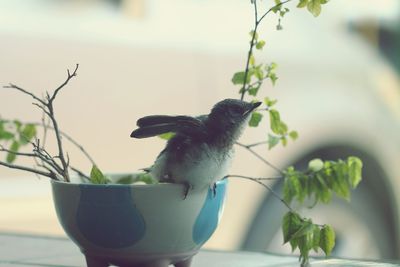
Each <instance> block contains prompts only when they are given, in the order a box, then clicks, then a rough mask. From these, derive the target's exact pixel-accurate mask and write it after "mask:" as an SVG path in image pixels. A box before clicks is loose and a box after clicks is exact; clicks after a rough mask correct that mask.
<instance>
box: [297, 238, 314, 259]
mask: <svg viewBox="0 0 400 267" xmlns="http://www.w3.org/2000/svg"><path fill="white" fill-rule="evenodd" d="M311 242H312V240H310V236H309V235H304V236H302V237H300V238H299V239H298V246H299V250H300V258H299V260H301V266H306V265H307V264H306V263H307V262H308V259H309V258H308V257H309V256H308V255H309V252H310V249H311V248H312V247H311V245H312V244H311Z"/></svg>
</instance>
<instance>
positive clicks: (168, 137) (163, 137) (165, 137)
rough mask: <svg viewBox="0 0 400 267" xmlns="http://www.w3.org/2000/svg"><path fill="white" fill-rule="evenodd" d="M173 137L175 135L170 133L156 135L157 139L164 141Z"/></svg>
mask: <svg viewBox="0 0 400 267" xmlns="http://www.w3.org/2000/svg"><path fill="white" fill-rule="evenodd" d="M174 136H175V133H172V132H169V133H163V134H160V135H158V137H160V138H161V139H164V140H169V139H171V138H172V137H174Z"/></svg>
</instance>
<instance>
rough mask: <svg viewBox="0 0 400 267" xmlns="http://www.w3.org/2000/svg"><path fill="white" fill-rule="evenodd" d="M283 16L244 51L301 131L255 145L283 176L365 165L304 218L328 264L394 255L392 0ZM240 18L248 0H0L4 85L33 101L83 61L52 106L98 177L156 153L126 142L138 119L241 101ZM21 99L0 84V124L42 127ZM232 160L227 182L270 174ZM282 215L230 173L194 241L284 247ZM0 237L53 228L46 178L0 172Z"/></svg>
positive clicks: (144, 162) (395, 26)
mask: <svg viewBox="0 0 400 267" xmlns="http://www.w3.org/2000/svg"><path fill="white" fill-rule="evenodd" d="M295 2H296V1H295ZM272 3H273V1H269V0H268V1H267V0H265V1H263V2H262V4H263V5H264V4H265V5H266V6H270V5H272ZM288 7H289V8H290V9H291V12H290V13H289V14H287V15H286V16H285V18H284V19H283V20H282V26H283V31H276V30H275V26H276V24H277V21H278V18H277V17H276V16H275V15H272V16H270V17H269V18H267V19H266V20H265V22H264V24H263V26H262V27H261V29H260V35H261V36H260V37H261V38H263V39H265V40H266V46H265V48H264V51H263V52H262V53H259V54H257V55H256V57H257V59H258V60H259V61H266V62H271V61H274V62H277V63H278V65H279V67H278V70H277V75H278V76H279V80H278V82H277V85H276V86H275V87H272V86H271V85H270V84H269V83H266V84H265V85H264V87H263V89H262V92H261V93H260V95H268V96H270V97H272V98H274V97H276V98H278V99H279V102H278V106H277V107H278V108H279V110H280V111H281V115H282V117H283V119H284V120H285V121H286V122H287V123H288V124H289V126H290V127H291V128H293V129H296V130H298V132H299V134H300V138H299V139H298V141H296V142H295V143H290V144H289V145H288V147H286V148H282V147H277V148H274V149H273V150H271V151H268V148H267V147H266V146H265V147H263V146H261V147H258V148H257V151H258V152H259V153H260V154H262V155H263V156H265V157H266V158H267V159H268V160H270V161H271V162H273V163H274V164H275V165H277V166H279V167H281V168H284V167H286V166H289V165H291V164H294V165H296V166H299V167H302V166H306V163H307V162H308V160H310V159H311V158H314V157H320V158H322V159H337V158H340V157H341V158H344V157H347V156H348V155H356V156H359V157H361V158H362V160H363V161H364V166H365V167H364V181H363V182H362V184H361V185H360V186H359V188H358V189H357V190H356V191H355V192H354V193H353V195H352V202H351V203H350V204H349V203H347V202H345V201H341V200H337V201H334V203H333V204H332V205H330V206H323V205H322V206H317V207H316V208H315V209H314V210H313V211H309V210H306V209H305V210H303V211H302V212H303V213H304V214H307V215H310V216H313V218H314V222H317V223H321V224H323V223H325V222H328V223H330V224H332V225H333V226H334V228H335V230H336V231H337V245H336V247H335V251H334V255H335V256H341V257H351V258H366V259H382V258H385V259H388V258H399V257H400V226H399V222H400V197H399V196H400V138H399V136H400V82H399V74H400V2H399V1H396V0H381V1H376V0H352V1H348V0H334V1H331V2H329V3H328V4H327V5H325V6H323V11H322V14H321V16H320V17H318V18H316V19H315V18H313V17H312V16H311V15H310V14H309V13H308V12H306V11H305V10H298V9H297V8H296V7H295V3H290V4H289V5H288ZM252 16H253V9H252V6H251V5H250V1H248V0H247V1H244V0H241V1H239V0H235V1H233V0H213V1H211V0H202V1H200V0H190V1H189V0H170V1H161V0H75V1H67V0H30V1H24V0H13V1H7V0H0V58H1V61H0V84H1V85H7V84H8V83H10V82H12V83H15V84H17V85H19V86H21V87H24V88H25V89H28V90H30V91H32V92H34V93H36V94H38V95H43V94H44V93H45V92H46V91H52V90H53V89H54V88H56V87H57V86H58V85H59V84H61V83H62V82H63V81H64V80H65V78H66V69H67V68H69V69H73V68H74V66H75V64H76V63H79V64H80V68H79V70H78V76H77V77H76V78H75V79H73V80H72V81H71V82H70V83H69V84H68V86H67V87H66V88H64V89H63V90H62V92H61V94H60V95H59V96H58V97H57V100H56V103H55V104H56V116H57V118H58V121H59V125H60V127H61V128H62V129H63V131H65V132H67V133H68V134H69V135H71V136H73V138H74V139H75V140H76V141H78V142H79V143H80V144H82V145H83V146H84V147H85V149H86V150H87V151H89V153H90V154H91V155H92V156H93V158H94V159H95V161H96V162H97V164H98V165H99V167H100V168H101V169H102V170H103V171H104V172H107V173H121V172H132V171H136V170H137V169H139V168H143V167H147V166H149V165H151V164H152V163H153V161H154V159H155V158H156V156H157V154H158V152H159V151H160V150H161V149H162V147H163V145H164V141H162V140H160V139H157V138H153V139H145V140H133V139H131V138H129V134H130V132H131V131H132V130H133V129H134V128H135V122H136V120H137V119H138V118H140V117H142V116H145V115H149V114H189V115H198V114H205V113H208V112H209V110H210V109H211V107H212V106H213V104H214V103H216V102H218V101H219V100H221V99H223V98H228V97H235V98H236V97H238V94H237V91H238V88H235V87H234V86H233V85H232V84H231V81H230V80H231V77H232V75H233V73H234V72H237V71H239V70H242V69H243V68H244V65H245V58H246V54H247V50H248V42H249V35H248V32H249V31H250V30H251V28H252V27H253V25H252V23H253V17H252ZM31 102H32V100H31V99H30V98H29V97H27V96H25V95H21V94H20V93H18V92H16V91H12V90H9V89H2V90H0V116H1V117H2V118H7V119H20V120H22V121H26V122H31V121H40V119H41V113H40V111H39V110H38V109H37V108H36V107H35V106H33V105H31ZM265 124H266V123H265ZM266 136H267V126H266V125H265V127H264V128H263V127H260V128H257V129H247V130H246V132H245V134H244V135H243V137H242V140H241V141H242V142H243V143H253V142H257V141H262V140H265V139H266ZM49 138H50V137H49ZM49 145H50V147H52V144H51V142H50V144H49ZM66 147H67V151H68V153H69V156H70V158H71V160H72V162H73V164H74V165H75V166H77V167H79V168H80V169H82V170H84V171H87V172H89V170H90V167H91V166H90V163H89V162H87V160H86V159H85V157H84V156H82V154H81V153H80V151H79V150H78V149H76V147H74V146H73V145H70V144H66ZM50 150H51V148H50ZM236 152H237V153H236V157H235V161H234V164H233V166H232V170H231V173H235V174H246V175H254V176H273V175H274V172H273V170H271V169H270V168H268V166H265V165H263V164H262V163H261V162H259V161H258V160H257V159H256V158H254V157H253V156H251V155H250V154H248V152H247V151H244V150H242V149H241V148H240V147H237V148H236ZM0 156H1V157H5V155H0ZM18 163H20V164H29V162H24V161H19V162H18ZM271 186H273V187H274V189H275V190H278V191H279V190H280V188H281V184H280V183H275V184H272V183H271ZM285 211H286V210H285V207H284V206H283V205H282V204H281V203H280V201H279V200H276V199H275V198H274V197H272V196H271V195H269V194H268V192H266V191H265V190H264V189H263V188H261V187H260V186H258V185H253V184H251V183H250V182H247V181H237V180H232V181H231V182H230V188H229V192H228V199H227V204H226V208H225V212H224V215H223V218H222V222H221V224H220V226H219V228H218V229H217V231H216V233H215V234H214V236H213V237H212V239H211V240H210V241H209V242H208V243H207V244H206V247H207V248H213V249H226V250H237V249H243V250H255V251H269V252H279V253H280V252H285V253H286V252H288V253H289V252H290V249H289V248H288V247H287V246H282V243H283V241H282V236H281V229H280V223H281V218H282V214H283V213H284V212H285ZM0 232H11V233H29V234H41V235H52V236H53V235H55V236H63V235H64V232H63V230H62V229H61V227H60V226H59V224H58V221H57V219H56V215H55V211H54V208H53V204H52V199H51V190H50V186H49V182H48V180H47V179H45V178H41V179H38V178H37V177H35V176H34V175H31V174H29V173H23V172H20V171H14V170H10V169H6V168H4V167H0Z"/></svg>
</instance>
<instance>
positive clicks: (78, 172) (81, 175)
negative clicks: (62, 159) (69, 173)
mask: <svg viewBox="0 0 400 267" xmlns="http://www.w3.org/2000/svg"><path fill="white" fill-rule="evenodd" d="M70 168H71V170H73V171H74V172H76V173H77V174H78V175H79V176H80V177H83V178H85V179H86V180H89V181H90V177H89V176H87V175H86V174H84V173H83V172H82V171H80V170H78V169H77V168H75V167H72V166H70Z"/></svg>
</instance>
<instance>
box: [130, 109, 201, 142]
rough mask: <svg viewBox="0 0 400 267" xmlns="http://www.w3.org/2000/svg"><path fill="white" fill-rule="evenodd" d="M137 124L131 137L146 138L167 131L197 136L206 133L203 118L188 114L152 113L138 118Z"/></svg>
mask: <svg viewBox="0 0 400 267" xmlns="http://www.w3.org/2000/svg"><path fill="white" fill-rule="evenodd" d="M137 126H139V128H138V129H136V130H134V131H133V132H132V133H131V137H135V138H146V137H152V136H156V135H160V134H163V133H168V132H173V133H182V134H189V135H199V136H201V135H204V134H206V133H207V131H206V128H205V124H204V119H199V118H193V117H189V116H165V115H152V116H147V117H143V118H141V119H139V120H138V121H137Z"/></svg>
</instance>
